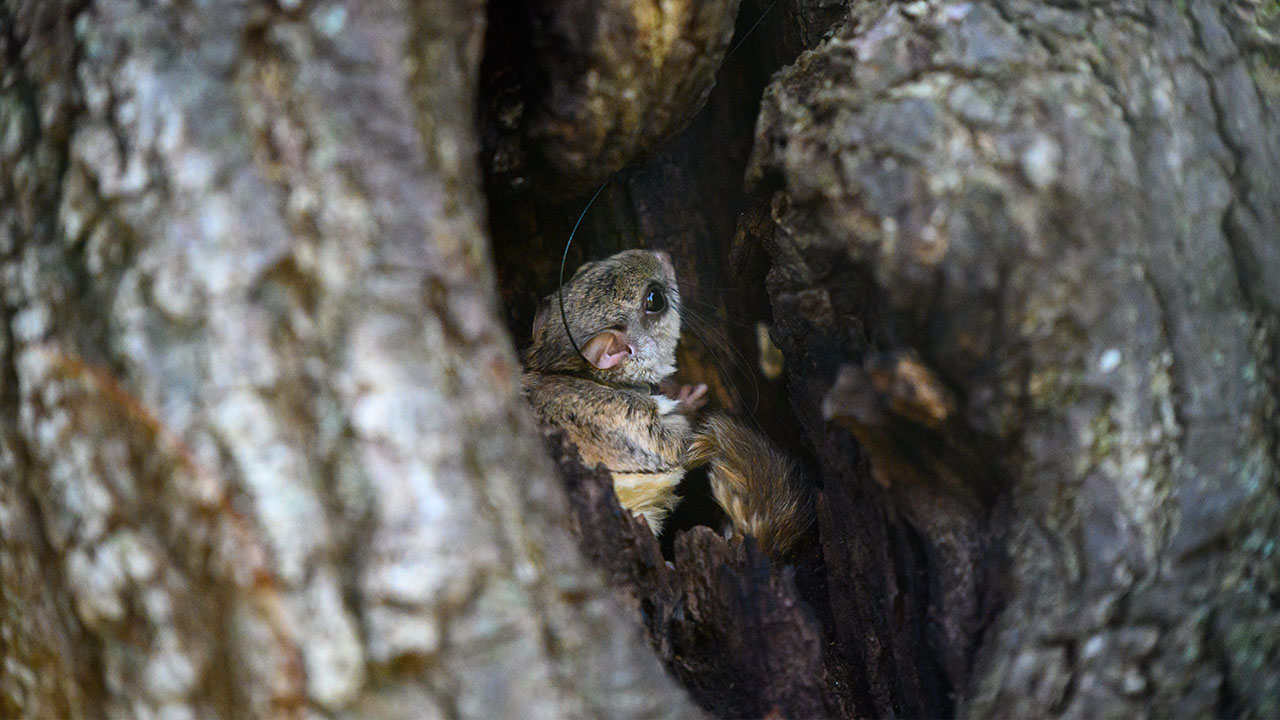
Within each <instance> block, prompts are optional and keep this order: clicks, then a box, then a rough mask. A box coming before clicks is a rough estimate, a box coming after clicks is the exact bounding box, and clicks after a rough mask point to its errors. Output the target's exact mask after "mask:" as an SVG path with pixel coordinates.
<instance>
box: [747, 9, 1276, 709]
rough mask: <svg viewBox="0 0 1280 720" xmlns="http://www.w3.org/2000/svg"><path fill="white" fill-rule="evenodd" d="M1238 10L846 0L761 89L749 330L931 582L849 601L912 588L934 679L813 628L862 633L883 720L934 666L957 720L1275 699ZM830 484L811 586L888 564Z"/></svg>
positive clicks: (1269, 275) (855, 627) (1271, 411)
mask: <svg viewBox="0 0 1280 720" xmlns="http://www.w3.org/2000/svg"><path fill="white" fill-rule="evenodd" d="M1257 10H1258V8H1257V7H1256V6H1253V5H1251V4H1249V3H1229V2H1224V3H1214V2H1208V1H1206V0H1191V1H1190V2H1187V3H1166V2H1156V1H1152V2H1132V3H1120V2H1117V3H1098V4H1090V5H1089V6H1088V7H1070V6H1067V7H1053V6H1048V5H1044V4H1041V3H1034V2H1023V1H1020V0H1006V1H1004V2H996V3H954V2H927V3H914V4H911V5H907V6H897V5H892V4H889V3H862V4H859V5H858V6H857V9H856V10H855V11H854V13H853V14H852V15H851V17H850V18H849V19H848V21H847V22H846V23H845V25H844V27H843V28H842V29H841V30H840V31H838V32H837V33H836V34H835V36H834V37H833V38H832V39H830V40H829V41H827V42H826V43H824V44H823V45H822V46H821V47H820V48H818V49H817V50H815V51H814V52H812V53H809V54H806V55H804V56H803V57H801V58H800V59H799V60H798V61H797V62H796V63H795V64H794V65H793V66H792V67H790V68H788V69H787V71H786V72H785V73H783V75H782V76H781V77H779V78H778V79H777V81H776V82H775V83H774V85H773V86H772V87H771V88H770V90H769V92H768V93H767V97H766V99H765V102H764V104H763V108H762V112H761V119H760V125H759V137H758V140H757V144H756V149H755V152H756V155H755V157H754V161H753V166H752V173H753V176H754V177H756V178H759V179H760V180H761V181H762V182H764V183H766V184H768V187H776V188H778V190H777V192H776V193H774V194H772V196H771V198H770V202H771V209H772V218H773V220H774V221H775V228H776V229H775V231H774V232H773V234H772V238H771V240H772V243H773V253H774V264H773V269H772V271H771V275H770V291H771V296H772V298H773V302H774V313H775V315H774V317H775V320H776V321H777V323H778V326H779V329H780V334H781V336H782V340H783V342H782V345H783V348H784V349H785V350H787V351H788V357H789V359H790V360H791V361H792V367H795V365H796V364H797V363H796V360H800V362H805V361H808V362H811V363H812V365H813V367H815V369H816V370H817V373H816V375H817V376H818V377H817V378H813V377H810V378H804V379H803V380H800V381H796V382H794V383H793V397H794V398H795V400H796V402H797V405H798V406H799V407H800V409H801V413H802V414H803V415H807V416H810V417H817V416H819V414H822V416H823V417H824V418H825V419H827V420H830V421H834V422H835V423H837V424H839V425H842V426H844V427H847V428H849V429H850V430H852V433H853V434H854V435H855V436H856V437H857V439H858V440H859V442H860V444H861V446H862V449H863V451H864V452H865V453H866V454H867V456H868V458H869V461H870V465H871V469H872V472H873V475H874V478H875V480H876V481H878V485H879V486H880V487H879V488H874V489H873V488H868V489H867V490H862V491H856V492H857V494H858V495H862V494H863V493H870V494H871V495H872V496H874V497H887V498H889V499H891V501H892V502H891V503H890V504H891V505H892V506H893V507H895V508H896V509H897V510H896V511H897V512H900V513H902V514H903V515H904V516H905V518H906V520H907V522H908V524H909V526H910V528H911V529H912V531H913V533H914V534H917V535H918V536H919V538H920V542H921V543H922V548H921V550H922V557H920V558H919V561H918V562H917V563H915V567H916V568H917V569H918V570H920V571H923V573H924V575H925V578H926V581H925V584H923V585H921V586H919V587H917V586H915V584H914V583H912V582H908V583H907V584H906V586H905V587H904V586H903V585H902V584H901V583H900V582H899V583H898V584H896V585H895V584H894V583H892V582H890V583H887V585H885V586H881V585H880V584H879V583H869V584H868V585H866V586H852V587H851V588H850V589H851V590H852V591H853V592H854V593H855V596H858V597H859V600H860V601H859V603H857V604H861V603H867V602H874V601H876V600H877V599H879V598H883V597H885V594H886V591H887V593H888V595H889V596H895V597H902V595H903V594H905V596H906V598H907V599H908V601H910V600H911V598H912V597H917V598H923V601H922V604H923V606H924V608H925V611H924V613H923V618H920V619H919V620H917V621H916V622H920V621H924V622H925V626H924V628H923V635H924V640H925V641H926V642H925V646H926V647H929V648H932V649H933V650H934V651H935V652H936V653H937V654H938V656H939V659H940V665H941V667H940V668H938V671H936V672H930V670H929V668H927V667H925V666H922V665H921V664H920V663H919V662H918V659H919V658H920V653H919V644H918V640H917V639H916V637H914V635H915V632H914V631H913V632H904V630H910V629H911V625H912V624H911V623H910V622H908V623H906V625H905V626H904V625H893V624H889V625H886V624H885V623H884V622H883V621H882V620H880V619H878V618H876V617H874V616H873V617H871V618H864V617H862V616H860V615H859V614H856V613H850V614H846V613H842V612H837V614H836V623H837V626H838V631H839V632H841V633H842V634H845V635H846V636H847V635H849V634H854V635H858V636H863V635H864V634H865V633H866V632H867V631H868V629H870V630H871V631H872V633H873V634H874V635H876V636H878V638H879V649H875V648H874V646H875V643H865V640H864V643H865V644H866V646H867V652H868V655H867V659H868V660H875V659H876V658H877V657H880V656H886V657H887V659H885V660H883V661H878V662H874V663H873V666H875V667H879V668H883V669H886V670H889V673H888V675H889V677H892V678H896V683H898V685H897V686H896V687H894V686H893V685H892V684H891V685H890V687H888V688H886V689H885V690H884V691H883V692H881V691H878V690H876V689H875V688H873V690H876V691H875V692H873V696H874V697H875V699H876V708H877V712H878V713H879V714H885V713H889V712H893V711H894V710H896V709H898V708H902V709H905V710H907V712H908V714H915V713H916V712H920V711H929V710H931V707H930V706H929V705H918V704H916V703H915V701H914V700H913V696H914V695H915V689H914V688H913V687H912V686H911V682H912V679H913V678H919V679H920V680H921V681H922V682H924V681H927V680H928V679H929V678H930V676H931V675H934V676H935V677H936V678H937V680H940V681H942V682H943V683H945V685H946V686H947V687H949V688H950V689H952V690H953V691H955V692H957V693H958V699H959V701H960V705H961V710H962V712H964V713H965V714H968V715H971V716H974V717H987V716H991V715H999V716H1008V717H1042V716H1048V715H1055V716H1070V717H1099V716H1114V717H1134V716H1139V715H1143V714H1150V715H1154V716H1156V717H1200V716H1205V715H1216V716H1237V715H1250V716H1256V717H1266V716H1270V715H1273V714H1275V712H1277V710H1278V709H1280V708H1278V707H1277V705H1276V703H1277V702H1278V700H1277V698H1280V671H1278V670H1277V665H1276V659H1277V657H1280V648H1278V647H1277V642H1278V641H1277V638H1278V637H1280V636H1278V635H1277V634H1276V632H1275V631H1276V629H1277V628H1280V606H1278V605H1277V592H1276V591H1277V588H1278V587H1280V559H1278V558H1277V555H1276V553H1275V538H1276V536H1277V531H1278V530H1280V475H1278V473H1277V462H1278V458H1277V437H1276V428H1277V422H1278V418H1277V401H1278V400H1280V385H1277V374H1276V363H1277V357H1278V356H1277V342H1278V341H1280V336H1278V335H1277V330H1280V325H1278V321H1280V315H1278V314H1277V311H1280V304H1278V303H1277V298H1278V297H1280V295H1278V293H1280V283H1277V281H1276V278H1277V277H1280V240H1278V236H1277V235H1276V227H1277V226H1278V225H1277V223H1278V222H1280V188H1277V186H1276V178H1278V177H1280V117H1278V116H1277V104H1276V102H1275V98H1274V96H1269V95H1268V93H1270V92H1271V91H1272V90H1273V89H1274V88H1273V87H1271V86H1269V85H1268V83H1269V80H1268V79H1267V78H1269V77H1272V75H1270V73H1271V72H1272V71H1271V70H1269V69H1268V68H1267V67H1266V65H1265V64H1263V63H1260V62H1259V61H1258V58H1255V57H1252V53H1251V52H1249V50H1250V48H1251V44H1253V43H1255V42H1256V41H1258V39H1259V38H1262V39H1263V40H1265V39H1266V37H1267V36H1266V35H1265V33H1264V32H1263V31H1261V30H1260V29H1259V27H1258V26H1257V25H1256V24H1255V23H1256V22H1257V21H1258V20H1260V18H1259V17H1258V16H1257V15H1256V12H1257ZM1271 12H1274V10H1272V11H1271ZM1272 47H1274V45H1272ZM850 288H854V289H855V290H853V291H852V292H851V291H850ZM814 428H815V430H814V431H812V432H813V436H814V443H815V445H818V444H820V443H822V442H825V443H827V444H826V445H825V447H823V449H822V451H821V452H822V457H823V459H824V467H826V468H832V469H842V468H844V467H847V462H848V461H847V459H846V458H847V457H849V455H850V450H849V448H847V447H842V446H840V445H839V444H833V441H832V440H831V438H830V432H831V428H830V425H823V424H821V423H818V422H816V421H815V423H814ZM826 487H827V508H828V510H829V512H827V513H825V514H824V515H823V527H822V531H823V539H824V543H825V547H826V548H827V550H828V557H827V561H828V567H829V569H830V571H831V572H832V573H833V574H842V575H847V576H851V577H863V576H864V575H863V573H867V572H876V571H877V570H880V571H881V572H883V570H882V568H883V557H884V555H886V554H887V555H889V556H891V557H893V556H901V554H902V552H903V549H902V548H901V547H897V548H895V547H893V539H892V538H883V537H876V538H874V541H873V542H872V543H871V548H870V549H871V550H872V552H869V553H868V552H865V550H864V549H862V548H861V547H859V544H858V542H857V540H858V539H859V538H860V537H863V536H866V535H868V534H872V533H870V532H869V531H868V530H867V529H866V528H865V527H861V528H860V527H852V526H849V524H848V523H847V518H844V517H840V515H842V514H843V513H841V512H838V511H842V510H844V509H846V508H847V507H848V504H847V503H846V502H844V500H843V499H844V497H848V496H847V495H846V494H845V493H848V492H849V491H848V490H844V489H841V488H838V487H837V486H836V484H835V483H834V482H832V478H831V477H830V476H829V477H828V482H827V485H826ZM993 489H994V490H998V491H999V497H998V500H996V501H995V504H994V509H991V508H992V505H991V500H992V499H993V498H994V497H995V496H994V494H993V492H992V491H993ZM837 493H841V494H839V495H838V494H837ZM867 514H871V513H869V512H868V511H863V515H867ZM872 524H874V521H872ZM886 544H888V546H889V548H888V550H886ZM988 544H989V548H988ZM851 549H854V550H853V551H851ZM836 582H837V581H836V579H834V578H833V580H832V583H833V585H834V584H835V583H836ZM842 594H843V593H842V592H841V593H837V592H835V591H833V596H835V595H842ZM988 602H995V603H998V611H997V612H996V613H995V615H994V618H993V619H992V621H991V622H990V625H989V626H988V627H986V628H985V630H983V631H982V632H979V631H980V630H982V621H983V616H984V610H983V606H984V603H988ZM909 616H910V613H908V617H909ZM979 641H980V643H981V644H980V646H979ZM854 642H856V640H852V641H851V644H852V643H854ZM975 650H976V653H977V654H976V664H974V665H972V666H970V663H969V658H971V657H974V653H975ZM874 653H879V655H875V654H874Z"/></svg>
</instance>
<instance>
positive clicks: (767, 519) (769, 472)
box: [686, 415, 813, 558]
mask: <svg viewBox="0 0 1280 720" xmlns="http://www.w3.org/2000/svg"><path fill="white" fill-rule="evenodd" d="M707 463H710V464H711V469H710V472H709V475H710V480H711V493H712V495H714V496H715V499H716V502H717V503H719V504H720V507H721V508H722V509H723V510H724V511H725V514H727V515H728V516H729V520H730V521H731V522H732V523H733V527H734V529H735V530H736V531H738V532H741V533H746V534H748V535H752V536H754V537H755V539H756V540H757V541H758V542H759V543H760V547H761V549H763V550H764V552H765V553H766V554H767V555H768V556H769V557H772V558H778V557H782V556H783V555H786V554H787V553H788V552H790V551H791V550H793V549H795V547H796V546H797V544H798V543H799V542H800V540H802V539H803V538H804V536H805V534H806V533H807V532H808V530H809V527H810V526H811V525H812V524H813V503H812V501H811V499H810V496H809V491H808V488H807V487H806V486H805V485H804V481H803V479H802V478H801V476H800V468H799V467H798V466H797V465H796V463H795V462H794V461H793V460H792V459H791V458H789V457H787V456H786V455H783V454H782V452H781V451H779V450H778V449H777V448H775V447H774V446H773V443H771V442H769V440H768V439H767V438H765V437H764V436H763V435H761V434H760V433H758V432H755V431H754V430H752V429H750V428H748V427H747V426H746V425H744V424H743V423H742V422H740V421H738V420H735V419H733V418H731V417H729V416H727V415H712V416H711V417H709V418H707V419H706V420H705V421H704V422H703V423H702V425H701V426H699V427H698V429H697V431H696V432H695V433H694V435H693V442H692V444H691V445H690V447H689V456H688V458H687V461H686V466H688V467H697V466H700V465H705V464H707Z"/></svg>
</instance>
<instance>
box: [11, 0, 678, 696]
mask: <svg viewBox="0 0 1280 720" xmlns="http://www.w3.org/2000/svg"><path fill="white" fill-rule="evenodd" d="M483 26H484V13H483V5H482V3H480V2H472V1H470V0H461V1H457V2H438V1H436V0H431V1H430V2H416V3H412V2H339V3H323V4H303V3H297V2H283V1H282V2H280V3H278V4H272V3H258V4H245V3H239V2H231V1H228V2H209V3H195V4H193V3H167V4H156V3H148V2H129V1H126V0H121V1H109V0H102V1H101V2H92V3H82V2H66V3H63V2H44V1H43V0H42V1H40V2H23V1H19V0H14V1H6V2H4V3H3V4H0V50H2V52H0V58H3V60H0V63H2V65H0V67H2V68H3V70H2V72H3V79H2V81H0V128H3V131H2V132H0V143H2V144H0V183H3V184H2V185H0V289H2V291H3V296H2V299H0V327H3V329H4V330H3V333H0V659H2V662H0V715H3V716H5V717H30V718H55V717H56V718H72V717H120V718H126V717H127V718H134V717H280V716H298V717H300V716H304V715H305V716H308V717H359V718H375V717H388V718H389V717H415V718H424V717H425V718H432V717H482V718H493V717H546V718H552V717H555V718H560V717H574V716H601V715H606V714H607V715H610V716H622V717H681V718H683V717H690V716H691V715H696V708H695V707H694V706H693V705H692V704H690V703H689V702H688V699H687V696H686V695H685V694H684V693H683V692H682V691H680V689H679V688H678V686H676V685H675V684H674V683H673V682H671V680H670V679H669V678H668V677H666V676H665V674H664V673H663V671H662V669H661V666H660V665H659V663H658V662H657V661H656V659H655V658H654V657H653V654H652V653H651V652H650V651H649V650H648V648H647V647H645V645H644V643H643V639H642V635H641V633H640V631H639V630H638V628H637V627H636V626H635V624H634V622H633V621H632V620H631V619H630V618H629V617H628V616H626V615H623V614H622V613H621V611H620V609H619V607H618V605H617V604H616V602H614V601H613V599H612V598H611V596H610V594H609V593H608V591H607V589H606V588H605V586H604V585H603V584H602V583H601V582H600V581H599V579H598V578H597V577H596V575H595V574H594V572H593V571H591V570H589V569H588V568H587V567H586V566H585V565H584V563H583V561H582V559H581V556H580V555H579V554H578V552H577V551H576V549H575V545H574V543H573V540H572V538H571V537H570V535H569V531H568V514H567V512H568V511H567V506H566V504H565V501H564V497H563V491H562V489H561V488H560V485H559V483H558V482H557V481H555V479H554V475H553V470H552V464H551V463H550V461H549V459H548V458H547V457H546V456H545V453H544V452H543V450H542V446H541V444H540V442H539V439H538V437H537V435H536V430H535V428H534V425H533V423H532V421H531V419H530V415H529V413H528V411H527V409H526V408H525V407H524V406H523V403H522V401H521V399H520V398H519V397H518V394H517V388H518V376H517V371H518V368H517V365H516V362H515V355H514V352H513V348H512V343H511V340H510V337H509V336H508V335H507V333H506V332H505V331H504V330H503V328H502V326H501V324H500V322H499V321H498V314H497V311H496V303H495V293H494V282H493V274H492V269H491V264H490V261H489V259H488V253H487V249H486V238H485V233H484V231H483V217H482V212H483V204H484V201H483V197H482V195H481V182H480V171H479V164H478V162H477V157H478V131H477V129H476V127H475V124H474V121H473V118H474V117H475V114H476V94H477V86H478V83H477V77H478V66H479V61H480V50H481V39H482V37H483Z"/></svg>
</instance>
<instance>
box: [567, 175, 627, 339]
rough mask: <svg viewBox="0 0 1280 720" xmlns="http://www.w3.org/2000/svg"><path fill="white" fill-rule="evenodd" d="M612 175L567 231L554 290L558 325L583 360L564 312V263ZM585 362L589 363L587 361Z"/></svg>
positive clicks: (597, 190) (601, 184)
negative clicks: (562, 328) (558, 307)
mask: <svg viewBox="0 0 1280 720" xmlns="http://www.w3.org/2000/svg"><path fill="white" fill-rule="evenodd" d="M613 175H614V174H613V173H609V177H607V178H605V179H604V182H602V183H600V187H598V188H596V192H595V194H594V195H592V196H591V199H590V200H588V201H587V206H586V207H584V208H582V212H581V213H580V214H579V215H578V221H577V222H576V223H574V224H573V230H570V231H569V239H568V240H565V241H564V255H562V256H561V257H560V286H559V287H557V288H556V296H557V297H558V298H559V299H560V323H561V324H562V325H564V334H565V335H568V336H569V344H570V345H572V346H573V351H574V352H576V353H578V356H579V357H581V358H582V359H583V360H586V359H587V356H586V355H583V354H582V348H580V347H578V341H577V340H574V339H573V331H572V330H570V329H569V316H568V315H566V314H565V312H564V266H565V263H567V262H569V246H570V245H572V244H573V236H574V235H576V234H578V226H579V225H581V224H582V219H583V218H585V217H586V216H587V211H588V210H590V209H591V204H592V203H594V202H595V201H596V198H598V197H600V191H602V190H604V186H605V185H608V184H609V181H610V180H612V179H613ZM587 362H590V361H589V360H588V361H587Z"/></svg>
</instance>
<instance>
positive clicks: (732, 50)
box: [720, 0, 778, 67]
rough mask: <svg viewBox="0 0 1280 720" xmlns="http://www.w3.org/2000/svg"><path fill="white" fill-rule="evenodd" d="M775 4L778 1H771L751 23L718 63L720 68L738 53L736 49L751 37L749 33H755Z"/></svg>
mask: <svg viewBox="0 0 1280 720" xmlns="http://www.w3.org/2000/svg"><path fill="white" fill-rule="evenodd" d="M777 4H778V0H773V2H771V3H769V7H767V8H765V9H764V12H762V13H760V17H758V18H756V21H755V22H754V23H752V25H751V27H750V29H748V30H747V31H746V32H745V33H743V34H742V37H741V38H739V39H738V42H737V44H735V45H734V46H733V47H732V48H730V49H729V52H728V54H726V55H725V56H724V59H723V60H721V61H720V67H724V66H725V63H727V62H729V58H731V57H733V54H734V53H736V52H738V48H740V47H742V44H743V43H745V42H746V41H747V38H749V37H751V33H753V32H755V31H756V28H758V27H760V23H761V22H762V21H763V20H764V17H765V16H766V15H768V14H769V11H770V10H772V9H773V6H774V5H777Z"/></svg>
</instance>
